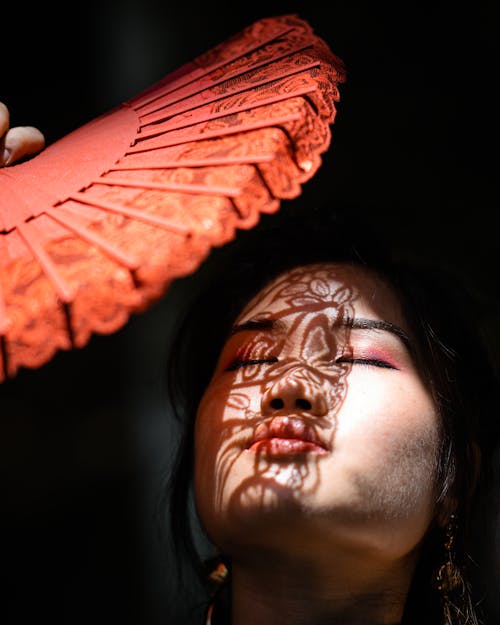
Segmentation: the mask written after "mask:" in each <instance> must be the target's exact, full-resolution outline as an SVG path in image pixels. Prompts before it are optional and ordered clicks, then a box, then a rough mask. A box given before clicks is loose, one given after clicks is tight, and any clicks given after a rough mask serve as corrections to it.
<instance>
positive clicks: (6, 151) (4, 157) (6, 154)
mask: <svg viewBox="0 0 500 625" xmlns="http://www.w3.org/2000/svg"><path fill="white" fill-rule="evenodd" d="M10 156H11V154H10V150H9V149H8V148H4V150H3V152H2V163H1V164H2V165H8V164H9V161H10Z"/></svg>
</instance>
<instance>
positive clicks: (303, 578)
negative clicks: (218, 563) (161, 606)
mask: <svg viewBox="0 0 500 625" xmlns="http://www.w3.org/2000/svg"><path fill="white" fill-rule="evenodd" d="M327 555H328V557H325V560H324V562H318V558H317V557H316V558H315V560H314V563H311V562H310V561H308V560H307V558H304V559H300V560H298V559H297V558H294V560H293V561H290V560H287V559H283V558H278V557H276V554H270V555H269V554H268V557H261V558H260V559H259V560H258V561H257V559H255V560H254V558H248V559H247V558H241V559H239V558H238V559H236V560H233V565H232V573H231V576H232V620H231V623H232V625H257V624H260V625H261V624H262V623H272V624H273V625H306V624H307V625H326V624H328V625H395V624H397V623H400V621H401V618H402V615H403V609H404V604H405V600H406V596H407V593H408V589H409V585H410V581H411V577H412V574H413V570H414V563H415V558H414V556H409V557H407V558H405V559H401V560H399V561H391V562H385V563H383V562H369V561H367V558H366V554H365V556H364V558H363V557H359V558H358V559H356V558H353V557H352V556H351V557H346V555H345V554H341V553H335V554H332V553H328V554H327ZM261 556H262V554H261Z"/></svg>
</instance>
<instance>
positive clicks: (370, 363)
mask: <svg viewBox="0 0 500 625" xmlns="http://www.w3.org/2000/svg"><path fill="white" fill-rule="evenodd" d="M335 362H336V363H337V364H339V363H349V364H351V365H365V366H366V367H381V368H382V369H396V367H393V366H392V365H390V364H389V363H388V362H386V361H385V360H378V359H376V358H345V357H341V358H337V360H336V361H335Z"/></svg>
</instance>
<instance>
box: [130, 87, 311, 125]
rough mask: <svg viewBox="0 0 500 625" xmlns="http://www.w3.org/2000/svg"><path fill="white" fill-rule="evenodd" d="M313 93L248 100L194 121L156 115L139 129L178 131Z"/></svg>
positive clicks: (302, 91)
mask: <svg viewBox="0 0 500 625" xmlns="http://www.w3.org/2000/svg"><path fill="white" fill-rule="evenodd" d="M273 82H276V83H279V82H280V81H273ZM245 91H249V90H247V89H246V90H243V91H238V92H235V93H234V94H233V93H232V94H231V96H233V95H239V94H241V93H244V92H245ZM314 91H316V89H315V87H306V88H303V89H296V90H295V91H288V92H287V93H282V94H273V95H270V96H268V97H267V98H262V100H259V101H258V102H255V101H253V100H249V101H248V102H246V103H245V104H241V105H240V106H234V107H231V109H230V110H220V111H217V112H213V111H208V112H207V113H206V114H205V115H200V116H196V117H195V119H191V120H188V119H181V120H180V121H178V122H177V123H170V121H171V118H169V119H167V120H161V119H159V117H160V115H158V120H156V119H155V120H151V121H148V122H147V123H146V124H142V125H141V128H147V127H148V126H152V125H153V124H157V125H158V128H155V130H158V129H159V128H161V125H165V126H168V128H167V130H180V129H181V128H188V127H189V126H194V125H195V124H199V123H202V122H207V121H211V120H213V119H219V118H221V117H227V115H228V114H231V115H232V114H234V113H243V112H245V111H250V110H254V109H256V108H259V107H260V106H266V105H270V104H276V103H278V102H283V101H286V100H289V99H290V98H296V97H303V98H305V97H307V96H308V95H309V94H310V93H314ZM225 98H227V96H225V97H224V98H221V99H225ZM214 102H215V101H214ZM214 102H211V104H213V103H214ZM201 106H206V104H205V103H204V104H202V105H200V106H195V107H193V108H192V109H189V110H191V111H194V110H196V109H197V108H200V107H201ZM186 112H187V111H186ZM172 117H176V115H173V116H172ZM141 134H143V135H145V137H148V136H150V135H151V134H156V133H153V132H152V130H151V131H150V132H147V131H146V132H144V133H142V132H141Z"/></svg>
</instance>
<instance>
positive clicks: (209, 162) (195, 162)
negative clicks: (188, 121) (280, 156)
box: [109, 152, 275, 171]
mask: <svg viewBox="0 0 500 625" xmlns="http://www.w3.org/2000/svg"><path fill="white" fill-rule="evenodd" d="M274 158H275V155H274V154H272V153H271V152H268V153H267V154H249V155H246V154H245V156H227V157H224V158H223V157H217V156H213V157H207V158H205V159H194V158H192V159H183V160H178V161H163V162H159V163H158V164H155V165H153V164H152V163H149V162H148V161H140V160H138V159H137V160H134V161H133V164H132V163H130V164H129V165H125V164H124V165H113V167H111V169H110V170H109V171H134V170H144V169H149V170H154V169H177V168H179V167H216V166H218V165H222V166H223V165H247V164H248V163H270V162H271V161H272V160H273V159H274Z"/></svg>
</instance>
